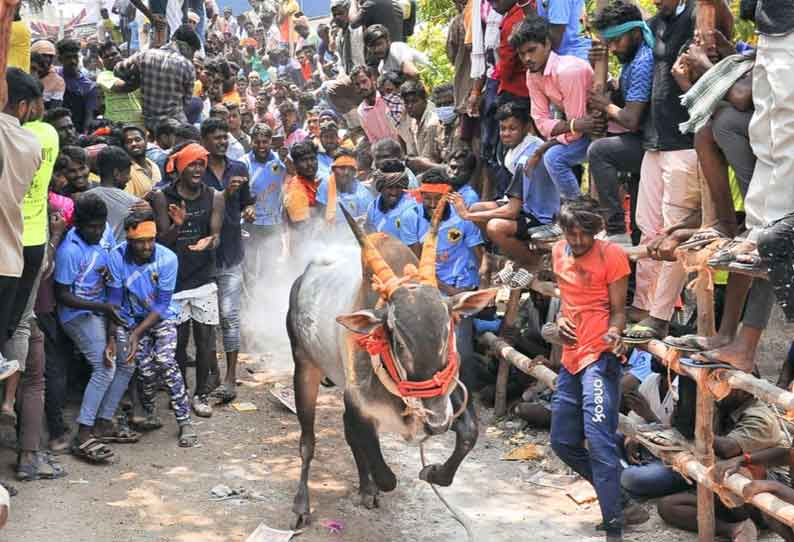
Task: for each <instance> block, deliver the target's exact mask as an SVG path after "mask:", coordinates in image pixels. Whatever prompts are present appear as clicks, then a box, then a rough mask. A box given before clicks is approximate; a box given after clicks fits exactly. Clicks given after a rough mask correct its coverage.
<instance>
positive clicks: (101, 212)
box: [74, 192, 108, 226]
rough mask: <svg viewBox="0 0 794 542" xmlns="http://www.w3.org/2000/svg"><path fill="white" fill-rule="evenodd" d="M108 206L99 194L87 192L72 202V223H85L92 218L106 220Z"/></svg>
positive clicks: (92, 219)
mask: <svg viewBox="0 0 794 542" xmlns="http://www.w3.org/2000/svg"><path fill="white" fill-rule="evenodd" d="M107 219H108V207H107V205H105V202H104V201H102V200H101V199H100V198H99V196H97V195H95V194H92V193H91V192H87V193H85V194H83V195H82V196H80V197H79V198H77V201H75V203H74V223H75V224H76V225H78V226H79V225H80V224H86V223H88V222H91V221H94V220H97V221H99V220H103V221H104V220H107Z"/></svg>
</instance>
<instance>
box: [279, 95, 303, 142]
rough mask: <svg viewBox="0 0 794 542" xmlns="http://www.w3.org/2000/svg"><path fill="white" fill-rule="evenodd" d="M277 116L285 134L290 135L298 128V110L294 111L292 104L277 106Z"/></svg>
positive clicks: (287, 102) (285, 102) (286, 103)
mask: <svg viewBox="0 0 794 542" xmlns="http://www.w3.org/2000/svg"><path fill="white" fill-rule="evenodd" d="M278 114H279V116H280V117H281V124H283V125H284V130H286V132H287V134H290V133H291V132H292V131H293V130H295V128H297V127H298V110H297V109H295V105H294V104H293V103H292V102H290V101H284V102H281V104H280V105H279V106H278Z"/></svg>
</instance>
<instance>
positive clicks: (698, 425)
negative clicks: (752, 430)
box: [695, 369, 714, 542]
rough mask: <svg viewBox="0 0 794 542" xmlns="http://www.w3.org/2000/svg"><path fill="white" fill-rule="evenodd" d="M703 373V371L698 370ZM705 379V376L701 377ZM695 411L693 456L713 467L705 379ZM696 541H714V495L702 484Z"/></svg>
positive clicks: (709, 404) (710, 409) (709, 401)
mask: <svg viewBox="0 0 794 542" xmlns="http://www.w3.org/2000/svg"><path fill="white" fill-rule="evenodd" d="M700 370H701V371H703V369H700ZM703 376H704V377H705V374H704V375H703ZM697 394H698V395H697V403H696V410H695V454H696V457H697V460H698V462H699V463H700V464H701V465H703V466H704V467H706V468H709V467H711V466H712V465H714V396H713V395H711V392H710V391H709V389H708V387H707V386H706V385H705V378H701V379H699V381H698V387H697ZM697 510H698V541H699V542H713V540H714V495H713V494H712V492H711V490H710V489H709V488H708V487H706V486H705V485H704V484H698V508H697Z"/></svg>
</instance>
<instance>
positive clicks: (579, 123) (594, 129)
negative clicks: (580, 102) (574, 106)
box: [573, 115, 607, 134]
mask: <svg viewBox="0 0 794 542" xmlns="http://www.w3.org/2000/svg"><path fill="white" fill-rule="evenodd" d="M573 128H574V130H576V132H577V133H580V134H592V133H603V132H606V128H607V119H606V117H605V116H603V115H602V116H599V117H596V116H595V115H585V116H584V117H580V118H578V119H576V120H575V121H574V126H573Z"/></svg>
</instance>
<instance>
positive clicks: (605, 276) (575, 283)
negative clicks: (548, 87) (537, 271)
mask: <svg viewBox="0 0 794 542" xmlns="http://www.w3.org/2000/svg"><path fill="white" fill-rule="evenodd" d="M551 258H552V267H553V269H554V276H555V277H556V278H557V285H558V286H559V288H560V299H561V301H562V308H561V314H562V316H565V317H566V318H568V319H569V320H570V321H571V322H573V324H574V325H575V326H576V343H575V344H573V345H570V346H568V345H566V346H564V347H563V350H562V364H563V366H564V367H565V368H566V369H567V370H568V372H569V373H571V374H576V373H578V372H579V371H581V370H582V369H584V368H585V367H587V366H588V365H590V364H592V363H595V362H596V361H598V358H599V357H600V356H601V354H602V353H603V352H609V351H611V350H612V346H611V345H610V344H608V343H607V342H606V341H605V340H604V335H606V333H607V331H608V330H609V314H610V306H609V285H610V284H612V283H614V282H617V281H618V280H620V279H622V278H624V277H626V276H628V275H629V273H631V269H630V268H629V260H628V258H627V257H626V254H625V253H624V252H623V250H621V248H620V247H619V246H618V245H615V244H613V243H609V242H606V241H601V240H596V241H595V243H594V244H593V247H592V248H591V249H590V250H589V251H588V252H587V253H586V254H585V255H584V256H580V257H574V255H573V254H572V253H571V251H570V247H569V246H568V242H567V241H565V240H562V241H559V242H557V244H555V245H554V248H553V249H552V252H551Z"/></svg>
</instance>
